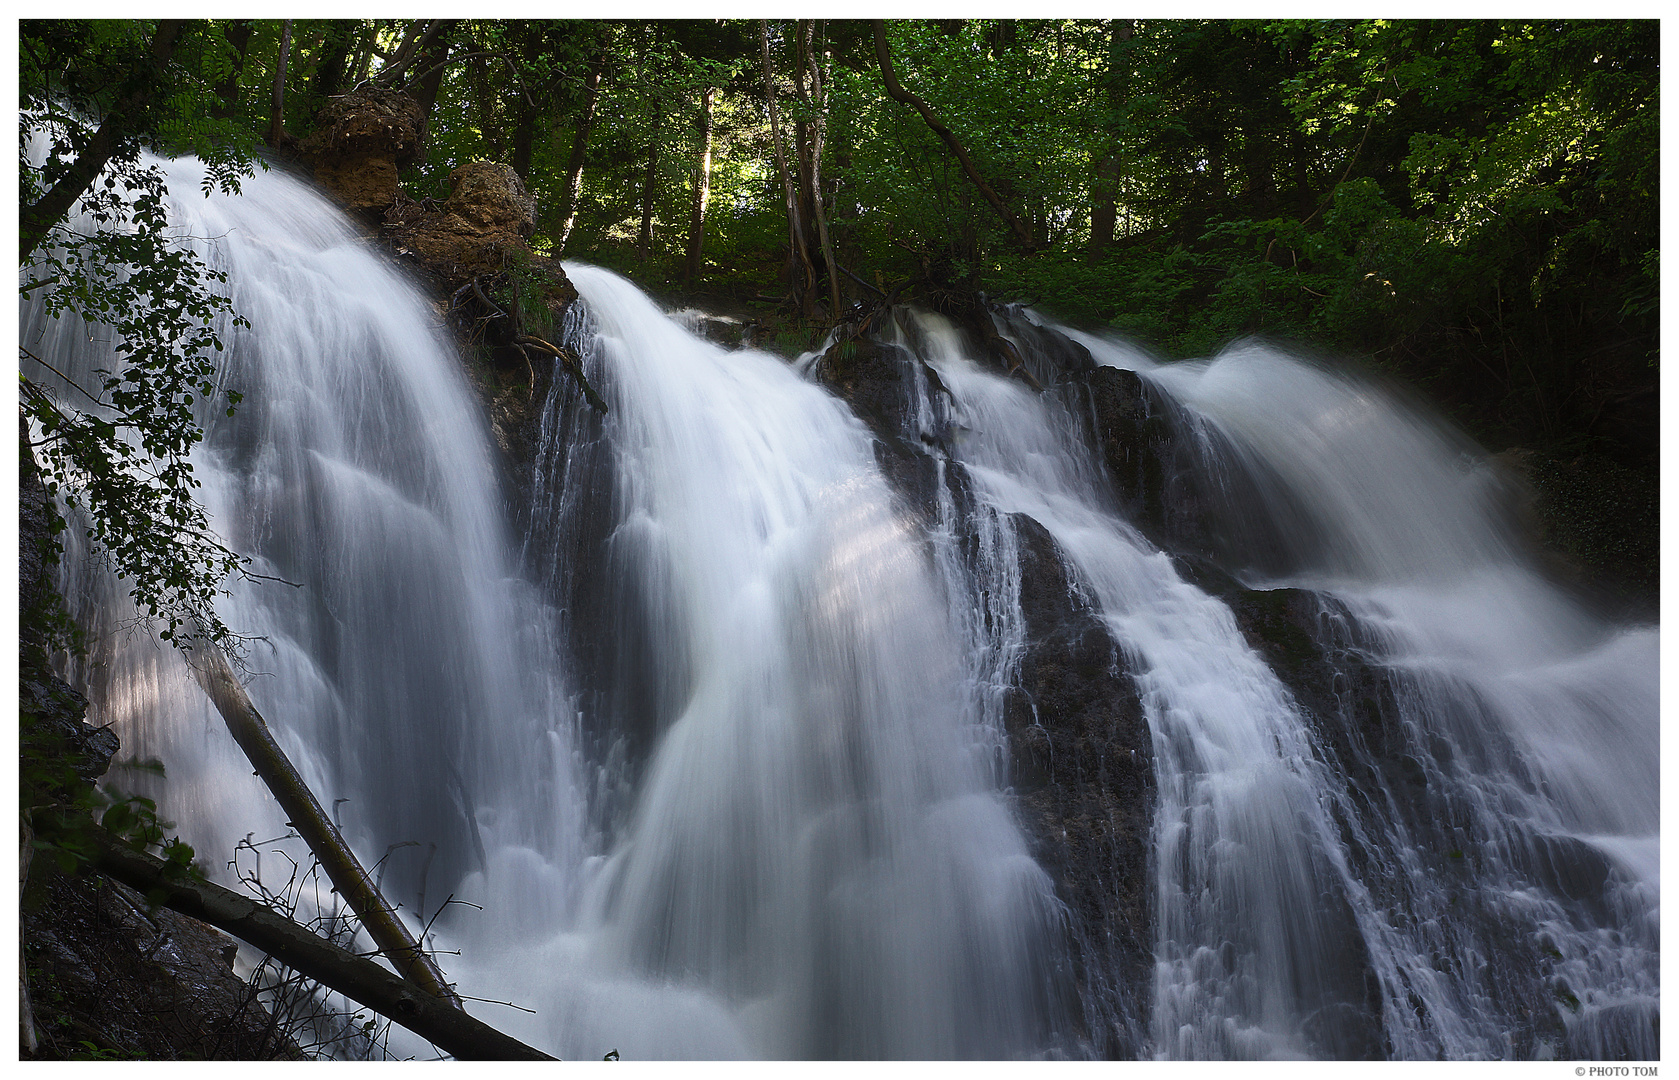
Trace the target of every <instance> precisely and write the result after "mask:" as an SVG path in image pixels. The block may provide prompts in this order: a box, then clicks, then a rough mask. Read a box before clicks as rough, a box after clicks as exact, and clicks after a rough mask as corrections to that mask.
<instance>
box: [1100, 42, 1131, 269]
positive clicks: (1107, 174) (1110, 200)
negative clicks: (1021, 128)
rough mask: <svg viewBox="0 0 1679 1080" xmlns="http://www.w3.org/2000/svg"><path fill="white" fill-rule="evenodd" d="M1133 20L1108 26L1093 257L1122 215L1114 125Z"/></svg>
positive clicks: (1120, 104)
mask: <svg viewBox="0 0 1679 1080" xmlns="http://www.w3.org/2000/svg"><path fill="white" fill-rule="evenodd" d="M1135 26H1136V24H1135V22H1134V21H1133V20H1131V19H1114V20H1113V22H1112V25H1110V26H1109V28H1108V70H1107V74H1106V76H1105V77H1104V81H1105V82H1106V84H1107V85H1106V88H1105V89H1106V90H1107V99H1108V102H1107V104H1108V122H1107V123H1106V124H1104V125H1103V126H1104V127H1106V128H1107V129H1108V138H1107V145H1106V146H1105V147H1104V149H1103V151H1102V154H1101V156H1100V157H1098V158H1097V160H1096V177H1095V180H1094V182H1093V183H1092V184H1091V192H1090V194H1091V200H1090V258H1091V259H1092V260H1095V259H1100V258H1101V257H1102V253H1103V252H1105V251H1106V250H1107V248H1108V245H1109V244H1111V243H1113V238H1114V225H1115V224H1117V222H1118V218H1119V183H1120V179H1121V177H1122V176H1123V174H1124V161H1123V160H1122V159H1121V157H1120V147H1119V140H1118V138H1117V137H1116V136H1115V135H1114V128H1115V127H1116V125H1117V124H1118V123H1119V114H1120V110H1121V109H1123V108H1124V107H1125V99H1126V93H1127V89H1128V87H1127V82H1128V80H1127V78H1126V65H1127V64H1128V63H1129V61H1128V60H1127V59H1126V57H1125V50H1124V46H1125V43H1126V42H1128V41H1130V40H1131V35H1132V33H1133V32H1134V30H1135Z"/></svg>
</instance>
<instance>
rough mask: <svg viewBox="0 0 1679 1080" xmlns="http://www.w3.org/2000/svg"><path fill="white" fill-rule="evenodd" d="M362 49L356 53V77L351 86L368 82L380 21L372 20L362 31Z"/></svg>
mask: <svg viewBox="0 0 1679 1080" xmlns="http://www.w3.org/2000/svg"><path fill="white" fill-rule="evenodd" d="M362 34H363V37H362V42H361V48H360V49H359V50H357V52H356V66H355V75H354V77H353V78H352V79H351V81H350V85H351V86H352V87H354V86H360V85H361V84H362V83H364V82H366V81H367V73H368V72H369V71H371V70H372V68H373V49H374V46H375V44H376V43H377V41H378V38H379V20H378V19H372V20H370V21H369V22H368V24H367V25H366V26H364V27H363V29H362Z"/></svg>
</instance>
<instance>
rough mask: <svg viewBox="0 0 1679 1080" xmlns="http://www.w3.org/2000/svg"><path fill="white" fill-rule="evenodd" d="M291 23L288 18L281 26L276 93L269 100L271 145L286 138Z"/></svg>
mask: <svg viewBox="0 0 1679 1080" xmlns="http://www.w3.org/2000/svg"><path fill="white" fill-rule="evenodd" d="M291 23H292V21H291V20H290V19H287V20H286V21H285V22H284V23H282V24H281V26H280V57H279V59H278V60H276V61H275V63H274V94H273V96H272V98H271V99H270V101H269V113H268V145H269V146H279V145H280V144H281V143H282V142H284V141H285V139H286V60H287V59H288V54H290V52H291Z"/></svg>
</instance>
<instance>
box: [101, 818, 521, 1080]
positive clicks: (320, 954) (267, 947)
mask: <svg viewBox="0 0 1679 1080" xmlns="http://www.w3.org/2000/svg"><path fill="white" fill-rule="evenodd" d="M96 842H97V843H98V845H99V851H98V855H97V857H96V861H95V864H94V865H95V866H96V867H97V868H98V870H99V872H100V873H101V874H104V875H106V876H107V877H109V878H112V879H113V880H116V881H120V882H122V883H123V884H124V885H127V886H129V887H130V888H133V889H138V890H139V891H140V892H142V893H144V894H146V895H147V896H148V897H155V898H157V899H158V900H159V901H160V902H161V903H162V904H163V905H164V906H165V907H168V908H171V909H173V910H175V911H178V912H180V913H181V914H183V915H189V916H191V917H192V918H195V919H200V920H202V921H204V922H207V923H209V924H210V925H211V926H215V927H218V928H220V929H222V930H225V931H227V932H228V933H229V934H232V935H233V936H234V937H236V938H239V939H240V940H241V941H245V942H248V943H250V944H251V945H253V946H255V947H256V948H258V949H261V950H262V951H263V952H266V953H268V954H269V955H270V956H272V957H274V958H275V959H276V960H279V961H280V962H281V963H283V964H285V965H286V966H287V967H289V968H291V969H292V970H294V971H296V972H298V973H299V974H301V975H302V976H304V977H305V978H308V979H313V980H315V981H316V982H318V983H320V984H321V985H322V986H326V987H330V988H331V989H333V990H336V991H338V992H339V993H341V994H343V995H344V996H345V997H347V998H349V999H351V1000H352V1001H359V1002H360V1003H362V1004H363V1005H365V1006H367V1007H368V1008H370V1009H372V1010H374V1011H375V1012H378V1013H380V1014H382V1015H384V1016H387V1017H389V1018H390V1019H392V1020H394V1021H396V1022H397V1023H399V1024H401V1025H402V1026H403V1027H405V1028H407V1029H408V1030H410V1031H412V1032H414V1033H415V1034H417V1035H419V1036H421V1037H422V1038H424V1039H426V1040H428V1041H430V1042H432V1043H434V1044H435V1045H436V1046H437V1048H438V1049H439V1050H442V1051H443V1052H444V1053H447V1054H450V1055H452V1056H454V1057H456V1058H460V1059H462V1060H480V1061H514V1060H520V1061H529V1060H547V1059H548V1055H547V1054H544V1053H543V1052H542V1051H540V1050H537V1049H535V1048H534V1047H530V1046H527V1045H525V1044H524V1043H522V1042H520V1041H518V1040H517V1039H515V1038H513V1037H512V1036H510V1035H505V1034H503V1033H502V1032H500V1031H497V1030H496V1029H495V1028H492V1027H490V1025H488V1024H486V1023H484V1022H483V1021H482V1020H478V1019H475V1018H474V1017H472V1016H469V1015H468V1014H466V1013H465V1012H462V1011H461V1010H460V1009H457V1008H455V1007H454V1006H453V1005H451V1004H449V1003H448V1002H446V1001H444V1000H443V999H442V998H437V997H432V996H431V995H429V994H427V993H425V992H424V991H422V990H420V989H419V988H418V987H417V986H415V985H414V984H413V983H411V982H409V981H408V980H406V979H403V978H401V977H400V976H397V975H394V974H392V973H391V972H390V971H387V970H386V969H384V968H382V967H380V966H379V965H378V964H377V963H375V962H373V961H372V960H370V959H368V958H367V957H365V956H358V955H356V954H355V953H353V952H349V951H348V950H345V949H340V948H339V947H338V946H336V945H334V944H333V943H332V942H330V941H328V940H326V939H325V938H323V937H321V936H320V935H318V934H316V933H314V932H312V931H310V930H307V929H305V928H304V927H301V926H299V925H297V924H296V923H295V922H292V921H291V920H290V919H288V918H286V917H285V916H284V915H281V914H280V913H279V912H277V911H275V910H274V909H273V908H270V907H268V906H267V905H265V904H260V903H258V902H256V901H255V900H252V899H251V898H250V897H248V896H244V895H242V894H240V893H236V892H233V891H232V890H230V889H224V888H222V887H221V886H219V885H213V884H211V883H210V882H207V881H191V880H185V881H183V880H180V879H179V878H177V877H176V876H174V875H171V874H169V873H167V872H166V871H165V867H164V863H163V862H162V861H161V860H159V859H154V858H152V857H151V856H150V855H145V854H142V853H141V852H138V851H135V850H134V849H132V848H130V847H129V846H128V845H126V844H124V843H122V842H121V841H120V840H118V839H117V838H116V837H114V836H110V835H109V834H106V835H103V836H96Z"/></svg>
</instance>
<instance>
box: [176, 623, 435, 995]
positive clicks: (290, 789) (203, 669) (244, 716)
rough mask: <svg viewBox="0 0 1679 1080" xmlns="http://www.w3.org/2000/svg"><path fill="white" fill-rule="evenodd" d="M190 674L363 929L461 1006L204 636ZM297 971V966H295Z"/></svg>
mask: <svg viewBox="0 0 1679 1080" xmlns="http://www.w3.org/2000/svg"><path fill="white" fill-rule="evenodd" d="M190 666H191V667H192V670H193V674H194V675H195V676H197V678H198V682H199V684H200V685H201V686H203V687H204V692H205V693H207V694H209V695H210V700H211V701H212V702H214V703H215V706H216V709H217V711H219V712H220V713H221V714H222V719H223V720H224V721H226V723H227V729H228V731H230V732H231V733H232V734H233V740H234V741H235V742H237V743H238V744H239V748H240V749H241V750H243V751H245V756H246V757H247V758H249V759H250V762H251V766H252V767H253V768H255V769H256V772H257V775H258V776H259V777H261V778H262V782H263V783H264V784H266V785H267V786H268V790H269V791H271V792H273V793H274V798H275V799H277V800H279V803H280V808H281V809H282V810H284V811H285V812H286V819H287V824H289V825H290V826H291V827H292V828H294V829H296V830H297V833H298V835H299V836H301V837H302V838H303V842H304V843H306V844H308V845H309V850H310V851H311V852H313V853H314V855H315V857H316V858H317V859H319V860H320V861H321V868H322V869H323V870H325V871H326V875H327V877H328V878H329V879H330V880H331V881H332V885H333V888H335V889H336V890H337V891H338V894H339V895H340V896H342V897H343V898H344V900H345V902H346V903H348V904H349V905H350V909H351V910H352V911H354V912H355V913H356V917H357V918H359V919H360V920H361V924H362V926H364V927H366V928H367V933H368V936H370V937H371V938H372V939H373V943H374V944H375V945H377V946H378V947H379V950H380V952H381V953H382V954H383V955H384V956H385V957H386V958H387V959H389V960H390V962H391V963H392V965H394V966H395V967H396V970H397V971H398V972H399V973H400V974H402V975H403V976H404V977H405V978H407V979H408V980H410V981H411V982H412V984H413V985H415V986H417V987H419V988H420V989H422V990H424V991H425V992H426V993H428V994H431V995H432V996H433V997H436V998H439V999H441V1000H442V1001H444V1002H445V1003H447V1004H448V1005H449V1006H451V1007H453V1008H455V1009H459V1008H460V1007H461V1002H460V998H458V997H457V996H455V992H454V990H453V989H452V988H451V987H450V986H449V983H448V981H447V980H446V979H445V978H444V977H443V972H442V971H441V970H439V969H438V967H437V964H436V962H435V961H434V960H432V958H431V955H430V954H429V953H427V952H426V951H425V950H424V949H422V948H421V947H420V944H419V942H417V941H415V940H414V937H413V935H412V934H410V933H409V932H408V928H407V927H406V926H404V925H403V924H402V920H401V919H398V918H397V917H396V912H395V911H393V910H392V909H391V907H390V906H389V905H388V904H386V903H385V899H384V897H382V896H380V895H379V889H378V886H376V885H375V884H374V883H373V879H372V878H371V877H369V876H368V873H367V871H366V870H365V869H364V868H363V867H362V865H361V862H360V861H359V860H358V859H357V858H356V856H355V852H353V851H351V850H350V845H349V844H347V843H345V842H344V837H343V836H342V835H340V834H339V832H338V827H337V826H336V825H334V824H333V823H332V820H331V819H330V818H328V817H327V815H326V811H324V810H322V809H321V804H320V803H319V802H318V801H317V800H316V799H315V796H314V793H313V792H311V791H310V790H309V785H308V784H306V783H304V782H303V777H302V775H301V774H299V773H298V771H297V768H296V767H295V766H294V765H292V763H291V759H290V758H288V757H287V756H286V752H285V751H284V750H282V749H280V744H279V743H278V742H275V741H274V736H273V735H272V734H271V733H270V732H269V730H268V723H267V722H266V721H265V720H263V718H262V714H261V713H259V712H257V710H256V706H254V705H252V704H251V699H250V697H249V696H248V695H247V694H246V693H245V688H244V687H242V686H240V685H239V681H238V679H236V678H234V675H233V668H232V667H231V666H229V665H228V662H227V658H226V657H224V656H223V655H222V652H221V650H220V649H218V648H217V647H216V646H215V645H213V644H211V643H210V642H209V641H208V640H207V639H205V638H202V637H201V638H200V639H199V641H198V643H197V648H195V649H194V650H193V652H192V655H191V663H190ZM293 966H295V965H293ZM299 970H301V969H299Z"/></svg>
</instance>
